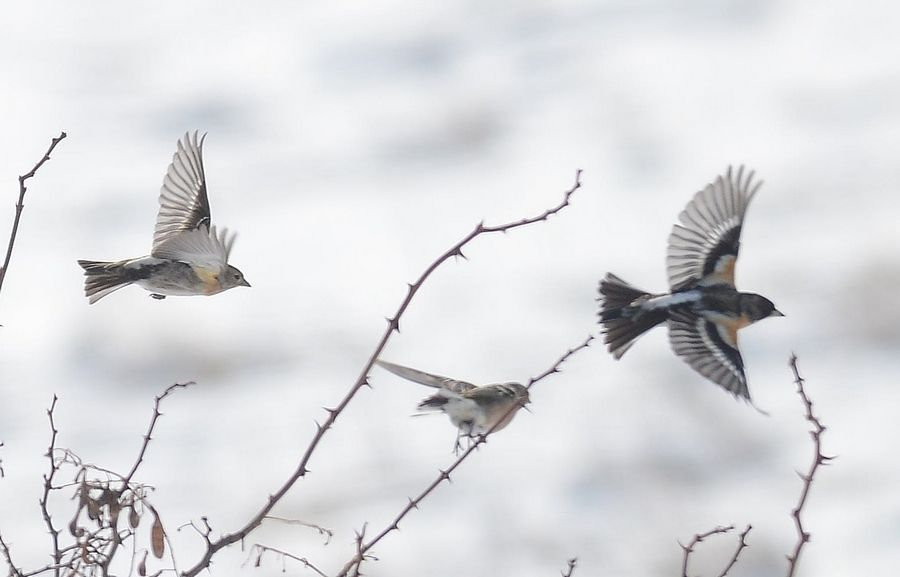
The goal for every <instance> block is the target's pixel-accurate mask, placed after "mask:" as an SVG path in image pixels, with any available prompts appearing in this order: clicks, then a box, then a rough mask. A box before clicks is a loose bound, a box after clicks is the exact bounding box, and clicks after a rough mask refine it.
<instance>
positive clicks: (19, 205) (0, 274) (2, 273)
mask: <svg viewBox="0 0 900 577" xmlns="http://www.w3.org/2000/svg"><path fill="white" fill-rule="evenodd" d="M65 137H66V133H65V132H60V133H59V136H57V137H56V138H54V139H53V140H51V141H50V148H48V149H47V152H45V153H44V156H43V158H41V159H40V160H39V161H38V163H37V164H35V165H34V167H33V168H32V169H31V170H30V171H28V172H27V173H25V174H23V175H22V176H20V177H19V200H18V202H16V217H15V218H14V219H13V225H12V231H11V232H10V234H9V245H7V247H6V259H5V260H4V261H3V266H0V290H2V288H3V279H4V278H6V271H7V270H9V260H10V259H11V258H12V251H13V245H15V243H16V234H18V232H19V220H20V219H21V218H22V209H24V208H25V204H24V200H25V190H26V188H25V181H27V180H28V179H29V178H32V177H34V175H35V173H36V172H37V171H38V169H39V168H40V167H41V166H43V165H44V163H45V162H47V161H48V160H50V153H52V152H53V149H54V148H56V145H57V144H59V143H60V142H62V140H63V139H64V138H65Z"/></svg>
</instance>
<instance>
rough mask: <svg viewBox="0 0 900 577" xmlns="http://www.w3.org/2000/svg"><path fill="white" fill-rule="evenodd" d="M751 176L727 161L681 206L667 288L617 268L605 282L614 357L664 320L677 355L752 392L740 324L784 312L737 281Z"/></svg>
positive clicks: (607, 336) (608, 339)
mask: <svg viewBox="0 0 900 577" xmlns="http://www.w3.org/2000/svg"><path fill="white" fill-rule="evenodd" d="M753 176H754V174H753V172H752V171H751V172H749V173H747V174H745V173H744V168H743V167H740V168H739V169H738V170H737V173H735V172H733V171H732V169H731V168H730V167H729V168H728V171H727V172H726V173H725V174H724V175H723V176H719V177H717V178H716V180H715V182H713V183H711V184H709V185H707V186H706V187H705V188H704V189H703V190H701V191H700V192H698V193H697V194H696V195H694V198H693V199H692V200H691V202H690V203H688V205H687V207H686V208H685V209H684V210H683V211H682V212H681V214H680V215H679V217H678V219H679V221H680V224H676V225H675V226H674V227H673V228H672V233H671V234H670V235H669V248H668V253H667V257H666V269H667V273H668V277H669V289H670V292H668V293H663V294H651V293H649V292H646V291H644V290H641V289H638V288H635V287H633V286H631V285H629V284H628V283H627V282H625V281H624V280H622V279H620V278H619V277H617V276H616V275H614V274H612V273H608V274H607V275H606V277H605V278H604V279H603V280H602V281H601V282H600V298H599V300H600V313H599V316H600V323H601V325H603V342H604V343H606V345H607V348H608V349H609V351H610V352H611V353H612V354H613V356H614V357H615V358H616V359H619V358H621V357H622V355H624V354H625V353H626V352H627V351H628V349H629V348H630V347H631V346H632V345H633V344H634V341H635V340H636V339H637V338H638V337H639V336H641V335H642V334H644V333H645V332H646V331H648V330H650V329H651V328H653V327H655V326H657V325H659V324H661V323H664V322H665V323H667V324H668V326H669V341H670V343H671V345H672V350H673V351H674V352H675V354H676V355H678V356H680V357H682V358H683V359H684V360H685V361H686V362H687V363H688V364H689V365H690V366H691V367H693V368H694V370H696V371H697V372H699V373H700V374H702V375H703V376H704V377H706V378H708V379H709V380H711V381H713V382H714V383H716V384H718V385H721V386H722V387H723V388H725V389H726V390H727V391H730V392H731V393H733V394H734V395H735V396H739V397H743V398H745V399H748V400H749V399H750V392H749V390H748V388H747V377H746V375H745V373H744V362H743V359H742V358H741V353H740V350H739V348H738V337H737V333H738V330H740V329H742V328H744V327H746V326H748V325H750V324H752V323H754V322H756V321H758V320H761V319H763V318H766V317H770V316H783V315H782V314H781V313H780V312H779V311H778V310H777V309H775V305H773V304H772V302H771V301H770V300H768V299H767V298H765V297H762V296H760V295H757V294H754V293H742V292H738V291H737V289H735V286H734V267H735V263H736V262H737V257H738V252H739V250H740V237H741V228H742V226H743V223H744V216H745V214H746V211H747V206H748V205H749V204H750V201H751V200H752V199H753V196H754V195H755V194H756V192H757V191H758V190H759V187H760V186H761V185H762V183H761V182H754V180H753Z"/></svg>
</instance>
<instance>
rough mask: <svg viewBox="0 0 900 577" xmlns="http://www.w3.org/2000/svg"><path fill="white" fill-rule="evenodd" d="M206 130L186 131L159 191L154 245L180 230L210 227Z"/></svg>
mask: <svg viewBox="0 0 900 577" xmlns="http://www.w3.org/2000/svg"><path fill="white" fill-rule="evenodd" d="M205 139H206V135H205V134H204V135H203V137H202V138H200V140H199V141H198V140H197V132H196V131H195V132H194V133H193V134H190V133H185V135H184V136H183V137H182V138H181V140H179V141H178V150H176V151H175V155H174V156H173V157H172V163H171V164H169V168H168V170H167V171H166V176H165V178H163V185H162V188H160V191H159V214H158V215H157V217H156V229H155V230H154V233H153V248H154V249H156V248H157V247H159V246H160V245H161V244H163V243H164V242H165V241H167V240H169V239H171V238H172V237H175V236H178V234H180V233H182V232H184V231H187V230H195V229H197V228H199V227H200V226H202V225H205V226H206V228H207V229H209V228H210V219H211V217H210V212H209V198H208V197H207V194H206V174H205V173H204V171H203V141H204V140H205Z"/></svg>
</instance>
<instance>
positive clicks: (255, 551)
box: [250, 543, 328, 577]
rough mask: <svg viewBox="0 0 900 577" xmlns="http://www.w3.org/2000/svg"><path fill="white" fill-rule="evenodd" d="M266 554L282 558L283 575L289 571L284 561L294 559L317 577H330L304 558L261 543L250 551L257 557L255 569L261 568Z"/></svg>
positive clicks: (254, 563)
mask: <svg viewBox="0 0 900 577" xmlns="http://www.w3.org/2000/svg"><path fill="white" fill-rule="evenodd" d="M265 553H272V554H274V555H277V556H279V557H281V572H282V573H285V572H286V571H287V567H286V565H285V563H284V560H285V559H293V560H294V561H296V562H298V563H300V564H302V565H303V566H304V567H306V568H307V569H310V570H311V571H314V572H315V573H316V574H317V575H321V577H328V575H326V574H325V573H323V572H322V571H321V570H319V568H318V567H316V566H315V565H313V564H312V563H310V562H309V560H308V559H306V558H304V557H297V556H296V555H291V554H290V553H288V552H286V551H282V550H281V549H275V548H274V547H267V546H266V545H260V544H259V543H257V544H255V545H254V546H253V549H251V551H250V555H251V556H252V555H256V559H255V560H254V562H253V565H254V566H255V567H259V566H260V564H261V563H262V556H263V554H265Z"/></svg>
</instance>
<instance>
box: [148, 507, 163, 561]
mask: <svg viewBox="0 0 900 577" xmlns="http://www.w3.org/2000/svg"><path fill="white" fill-rule="evenodd" d="M151 510H152V509H151ZM152 511H153V517H154V519H153V527H152V528H151V529H150V545H151V546H152V548H153V556H154V557H156V558H157V559H162V557H163V555H164V554H165V553H166V532H165V531H164V530H163V526H162V521H160V520H159V515H157V514H156V511H155V510H152Z"/></svg>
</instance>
